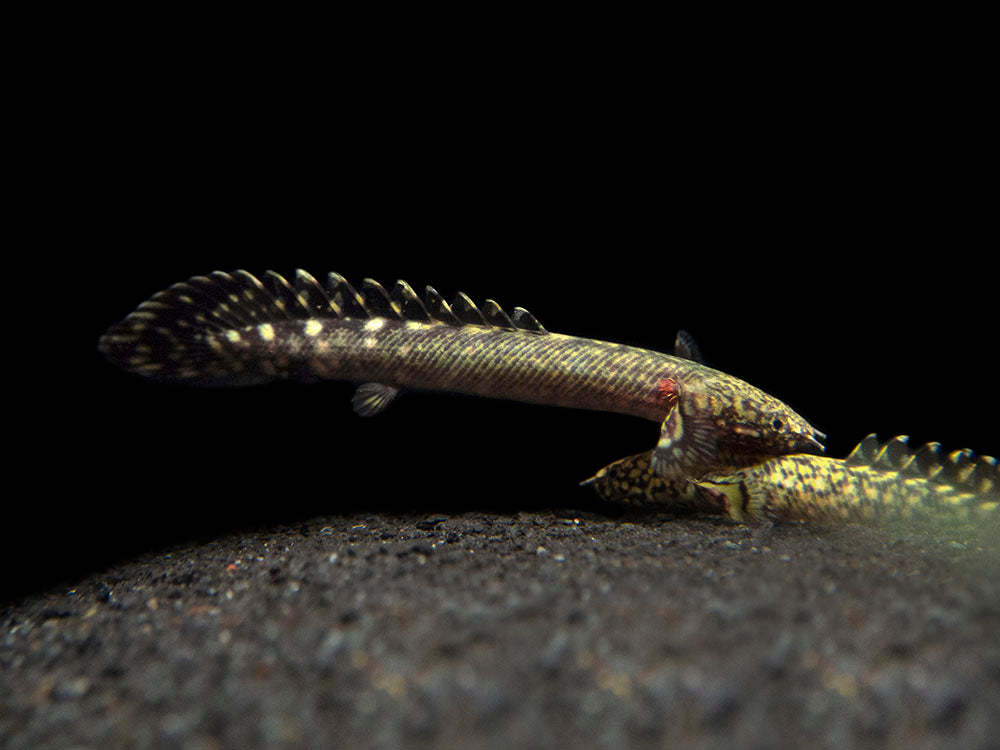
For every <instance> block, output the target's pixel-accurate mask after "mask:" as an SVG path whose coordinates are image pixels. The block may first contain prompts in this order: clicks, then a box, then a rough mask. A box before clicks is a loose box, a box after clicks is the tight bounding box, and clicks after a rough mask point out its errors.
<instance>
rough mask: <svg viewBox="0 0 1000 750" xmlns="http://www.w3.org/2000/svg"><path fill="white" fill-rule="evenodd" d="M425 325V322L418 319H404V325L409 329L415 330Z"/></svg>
mask: <svg viewBox="0 0 1000 750" xmlns="http://www.w3.org/2000/svg"><path fill="white" fill-rule="evenodd" d="M426 326H427V324H426V323H421V322H420V321H419V320H408V321H406V327H407V328H408V329H410V330H411V331H415V330H417V329H420V328H425V327H426Z"/></svg>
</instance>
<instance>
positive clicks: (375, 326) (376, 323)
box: [365, 318, 385, 331]
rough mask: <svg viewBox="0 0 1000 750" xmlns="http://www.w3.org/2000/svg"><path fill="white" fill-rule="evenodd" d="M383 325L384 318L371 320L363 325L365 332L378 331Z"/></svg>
mask: <svg viewBox="0 0 1000 750" xmlns="http://www.w3.org/2000/svg"><path fill="white" fill-rule="evenodd" d="M384 325H385V318H372V319H371V320H369V321H368V322H367V323H365V330H366V331H380V330H382V326H384Z"/></svg>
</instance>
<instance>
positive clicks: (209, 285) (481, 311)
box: [139, 269, 548, 334]
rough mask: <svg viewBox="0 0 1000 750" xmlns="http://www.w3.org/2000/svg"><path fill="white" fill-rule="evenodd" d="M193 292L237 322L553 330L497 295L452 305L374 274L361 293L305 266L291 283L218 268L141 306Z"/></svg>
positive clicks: (270, 274)
mask: <svg viewBox="0 0 1000 750" xmlns="http://www.w3.org/2000/svg"><path fill="white" fill-rule="evenodd" d="M192 295H195V296H207V297H209V298H211V299H212V300H213V301H215V302H216V304H217V306H216V307H215V309H214V310H213V311H212V315H213V316H214V317H216V318H217V319H219V320H220V322H221V321H227V322H229V323H231V324H247V323H252V322H256V321H259V320H261V319H262V313H266V314H269V315H272V316H275V319H280V318H292V319H298V318H309V317H336V318H374V317H381V318H388V319H390V320H408V321H419V322H425V323H432V322H439V323H445V324H447V325H451V326H463V325H480V326H489V327H495V328H507V329H512V330H514V329H516V330H522V331H529V332H532V333H539V334H545V333H548V331H546V330H545V328H543V327H542V325H541V323H539V322H538V320H536V319H535V316H534V315H532V314H531V313H530V312H528V311H527V310H525V309H524V308H523V307H515V308H514V309H513V310H512V311H511V314H510V315H508V314H507V313H506V312H504V310H503V309H502V308H501V307H500V305H498V304H497V303H496V302H495V301H494V300H491V299H488V300H486V302H484V303H483V305H482V307H481V308H480V307H477V306H476V304H475V303H474V302H473V301H472V300H471V299H469V297H468V296H467V295H466V294H464V293H462V292H459V293H458V294H457V295H456V296H455V300H454V301H453V302H452V303H451V304H450V305H449V304H448V303H447V302H446V301H445V300H444V298H443V297H442V296H441V295H440V294H439V293H438V292H437V290H436V289H434V288H433V287H430V286H428V287H427V289H426V292H425V293H424V297H423V299H421V298H420V297H419V296H418V295H417V293H416V292H415V291H413V288H412V287H411V286H410V285H409V284H407V283H406V282H405V281H402V280H400V281H397V282H396V284H395V285H394V286H393V288H392V290H391V291H388V292H387V291H386V290H385V289H384V288H383V287H382V285H381V284H379V283H378V282H377V281H375V280H374V279H365V280H364V281H362V282H361V285H360V292H359V291H357V290H355V288H354V287H353V286H351V284H350V283H349V282H348V281H347V279H345V278H344V277H343V276H341V275H340V274H338V273H333V272H331V273H329V274H327V277H326V285H325V286H324V285H322V284H320V283H319V282H318V281H317V280H316V279H315V278H314V277H313V276H312V275H311V274H309V273H308V272H306V271H303V270H301V269H298V270H296V272H295V276H294V278H293V280H292V282H291V283H289V281H288V280H286V279H285V278H284V277H283V276H281V274H278V273H275V272H274V271H267V272H265V273H264V275H263V281H261V280H260V279H258V278H257V277H256V276H254V275H253V274H251V273H248V272H247V271H244V270H242V269H241V270H238V271H234V272H233V273H231V274H230V273H225V272H223V271H215V272H213V273H211V274H209V275H208V276H195V277H193V278H191V279H189V280H188V281H183V282H180V283H178V284H174V285H173V286H172V287H170V288H169V289H168V290H166V291H165V292H160V293H158V294H156V295H154V296H153V297H152V298H151V299H150V300H149V301H147V302H145V303H143V305H141V306H140V308H139V309H140V310H142V309H143V308H144V307H145V308H147V309H151V308H162V305H163V303H165V302H170V301H174V300H178V299H180V300H182V301H185V302H188V303H189V304H195V299H194V298H193V297H192ZM244 303H250V304H244ZM202 322H207V321H202Z"/></svg>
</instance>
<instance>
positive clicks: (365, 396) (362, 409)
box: [351, 383, 399, 417]
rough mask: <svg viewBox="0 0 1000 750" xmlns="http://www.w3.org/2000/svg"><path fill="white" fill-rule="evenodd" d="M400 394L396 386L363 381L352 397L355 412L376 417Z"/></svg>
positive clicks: (359, 414)
mask: <svg viewBox="0 0 1000 750" xmlns="http://www.w3.org/2000/svg"><path fill="white" fill-rule="evenodd" d="M398 394H399V389H398V388H396V387H395V386H391V385H385V384H384V383H362V384H361V385H360V386H358V390H356V391H355V392H354V395H353V396H352V397H351V406H353V407H354V413H355V414H357V415H358V416H361V417H374V416H375V415H376V414H381V413H382V411H383V410H384V409H385V408H386V407H387V406H388V405H389V404H390V403H392V400H393V399H394V398H396V396H397V395H398Z"/></svg>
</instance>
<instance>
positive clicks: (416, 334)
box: [99, 271, 824, 477]
mask: <svg viewBox="0 0 1000 750" xmlns="http://www.w3.org/2000/svg"><path fill="white" fill-rule="evenodd" d="M681 343H682V344H683V346H682V351H683V352H684V353H685V354H688V355H689V356H690V353H691V352H692V351H696V350H694V348H693V346H691V345H690V343H689V342H686V341H684V342H681ZM99 347H100V349H101V351H102V352H103V353H104V354H105V356H106V357H107V358H108V359H109V360H111V361H112V362H113V363H115V364H116V365H118V366H120V367H122V368H124V369H126V370H129V371H131V372H135V373H137V374H139V375H143V376H147V377H151V378H155V379H158V380H163V381H175V382H187V383H192V384H207V385H244V384H257V383H263V382H267V381H271V380H278V379H294V380H304V381H308V380H350V381H357V382H360V383H363V385H362V386H361V387H360V388H359V389H358V392H357V394H356V395H355V398H354V406H355V409H356V411H358V413H360V414H363V415H372V414H377V413H378V412H380V411H381V410H382V409H383V408H385V406H386V405H387V404H388V403H389V402H391V401H392V399H393V398H394V397H395V395H396V394H397V393H398V391H399V390H400V389H426V390H438V391H453V392H458V393H466V394H475V395H480V396H489V397H493V398H502V399H511V400H516V401H524V402H529V403H537V404H548V405H555V406H563V407H572V408H580V409H593V410H600V411H611V412H617V413H621V414H628V415H632V416H636V417H641V418H644V419H648V420H652V421H656V422H659V423H661V424H662V427H661V437H660V441H659V443H658V445H657V448H656V450H655V451H654V456H655V466H656V470H657V471H658V472H659V473H660V474H662V475H664V476H674V475H676V476H683V477H688V476H695V477H700V476H702V475H704V474H705V473H706V472H707V471H709V470H711V469H713V468H718V467H723V466H730V465H742V464H743V461H742V460H741V457H743V456H755V457H759V456H761V455H763V456H777V455H782V454H785V453H789V452H797V451H803V450H811V449H816V448H821V444H820V439H821V438H822V437H824V436H823V435H822V433H819V432H817V431H816V430H815V429H814V428H812V427H811V426H810V425H809V424H808V423H807V422H806V421H805V420H804V419H802V417H800V416H799V415H797V414H796V413H795V412H793V411H792V410H791V409H790V408H789V407H788V406H786V405H785V404H783V403H782V402H781V401H779V400H777V399H775V398H773V397H771V396H769V395H768V394H766V393H764V392H762V391H760V390H759V389H757V388H754V387H753V386H751V385H749V384H748V383H745V382H743V381H742V380H739V379H738V378H735V377H732V376H730V375H727V374H725V373H722V372H719V371H717V370H713V369H711V368H709V367H706V366H705V365H703V364H701V363H699V362H696V361H693V360H691V359H687V358H684V357H679V356H672V355H669V354H661V353H658V352H651V351H647V350H644V349H639V348H636V347H631V346H625V345H621V344H615V343H611V342H605V341H596V340H592V339H585V338H579V337H574V336H564V335H561V334H554V333H550V332H548V331H547V330H545V328H543V327H542V326H541V324H539V323H538V321H537V320H536V319H535V318H534V316H532V315H531V314H530V313H528V312H527V311H526V310H524V309H523V308H515V309H514V310H513V312H512V313H511V314H510V315H508V314H507V313H505V312H504V311H503V310H502V309H501V308H500V306H499V305H497V304H496V303H495V302H493V301H492V300H487V302H486V303H485V304H484V305H483V307H482V309H481V310H480V309H479V308H478V307H476V305H475V304H473V303H472V301H471V300H470V299H469V298H468V297H466V296H465V295H463V294H459V295H458V297H457V298H456V300H455V302H453V303H452V304H451V305H449V304H448V303H446V302H445V301H444V300H443V299H442V298H441V296H440V295H439V294H438V293H437V292H436V291H435V290H434V289H433V288H431V287H428V288H427V292H426V294H425V295H424V298H423V299H421V298H420V297H418V296H417V294H416V293H415V292H414V291H413V290H412V289H411V288H410V287H409V285H407V284H406V283H405V282H402V281H400V282H397V283H396V285H395V287H394V288H393V289H392V291H391V293H389V292H386V291H385V290H384V289H383V288H382V287H381V286H380V285H379V284H378V283H377V282H375V281H372V280H371V279H366V280H365V281H364V282H363V283H362V285H361V293H359V292H358V291H356V290H355V289H354V288H353V287H352V286H351V285H350V284H349V283H348V282H347V281H346V280H344V279H343V278H342V277H341V276H339V275H337V274H330V275H329V276H328V278H327V282H326V284H325V285H321V284H320V283H319V282H317V281H316V279H314V278H313V277H312V276H310V275H309V274H308V273H305V272H304V271H298V272H297V273H296V275H295V277H294V280H293V281H292V282H291V283H289V282H288V281H286V280H285V279H284V278H282V277H281V276H280V275H278V274H276V273H274V272H268V273H267V274H266V275H265V276H264V277H263V280H259V279H257V278H256V277H254V276H252V275H251V274H249V273H247V272H245V271H236V272H233V273H222V272H215V273H212V274H210V275H209V276H202V277H194V278H191V279H189V280H188V281H186V282H182V283H179V284H175V285H174V286H172V287H170V288H169V289H167V290H165V291H163V292H160V293H158V294H156V295H154V296H153V297H152V298H150V299H149V300H147V301H146V302H144V303H142V304H141V305H140V306H139V308H138V309H137V310H136V311H135V312H133V313H132V314H131V315H129V316H128V317H126V318H125V319H124V320H123V321H121V322H120V323H118V324H117V325H115V326H112V327H111V328H110V329H109V330H108V331H107V332H106V333H105V335H104V336H103V337H102V338H101V340H100V344H99Z"/></svg>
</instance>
